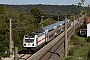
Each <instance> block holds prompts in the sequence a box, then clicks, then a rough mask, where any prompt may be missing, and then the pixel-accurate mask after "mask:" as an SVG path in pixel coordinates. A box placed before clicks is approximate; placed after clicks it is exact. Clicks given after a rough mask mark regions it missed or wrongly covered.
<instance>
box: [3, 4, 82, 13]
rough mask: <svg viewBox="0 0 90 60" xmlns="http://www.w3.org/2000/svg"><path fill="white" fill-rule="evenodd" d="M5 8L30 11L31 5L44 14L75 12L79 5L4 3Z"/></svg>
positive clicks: (78, 9)
mask: <svg viewBox="0 0 90 60" xmlns="http://www.w3.org/2000/svg"><path fill="white" fill-rule="evenodd" d="M4 6H5V7H7V8H13V9H17V10H18V9H20V8H24V9H25V10H26V11H28V12H30V9H31V8H33V7H38V8H40V9H41V10H42V11H43V12H44V13H45V14H68V13H69V14H70V13H72V12H74V13H77V12H78V11H80V9H81V7H78V6H77V5H43V4H36V5H32V4H29V5H8V4H6V5H4Z"/></svg>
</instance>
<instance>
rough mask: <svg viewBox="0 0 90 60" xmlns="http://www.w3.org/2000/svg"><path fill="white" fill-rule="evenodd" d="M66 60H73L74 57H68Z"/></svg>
mask: <svg viewBox="0 0 90 60" xmlns="http://www.w3.org/2000/svg"><path fill="white" fill-rule="evenodd" d="M65 60H73V56H70V57H67V58H65Z"/></svg>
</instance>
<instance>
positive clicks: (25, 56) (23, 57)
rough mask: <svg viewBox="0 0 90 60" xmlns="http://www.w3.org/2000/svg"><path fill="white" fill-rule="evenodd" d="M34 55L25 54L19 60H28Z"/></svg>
mask: <svg viewBox="0 0 90 60" xmlns="http://www.w3.org/2000/svg"><path fill="white" fill-rule="evenodd" d="M32 55H33V54H23V55H22V56H20V58H19V60H20V59H23V60H27V59H28V58H29V57H31V56H32Z"/></svg>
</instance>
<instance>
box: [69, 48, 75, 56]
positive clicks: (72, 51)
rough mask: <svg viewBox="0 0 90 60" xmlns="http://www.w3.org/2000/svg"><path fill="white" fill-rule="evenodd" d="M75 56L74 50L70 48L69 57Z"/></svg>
mask: <svg viewBox="0 0 90 60" xmlns="http://www.w3.org/2000/svg"><path fill="white" fill-rule="evenodd" d="M73 54H74V48H70V50H69V52H68V55H70V56H73Z"/></svg>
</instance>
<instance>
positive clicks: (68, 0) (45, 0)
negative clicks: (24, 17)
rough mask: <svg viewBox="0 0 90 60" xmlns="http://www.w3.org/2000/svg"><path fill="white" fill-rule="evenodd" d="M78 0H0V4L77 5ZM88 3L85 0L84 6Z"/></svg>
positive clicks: (89, 1) (89, 2)
mask: <svg viewBox="0 0 90 60" xmlns="http://www.w3.org/2000/svg"><path fill="white" fill-rule="evenodd" d="M78 2H80V0H0V4H19V5H22V4H49V5H72V4H74V5H77V3H78ZM88 4H90V0H85V2H84V6H87V5H88Z"/></svg>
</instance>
